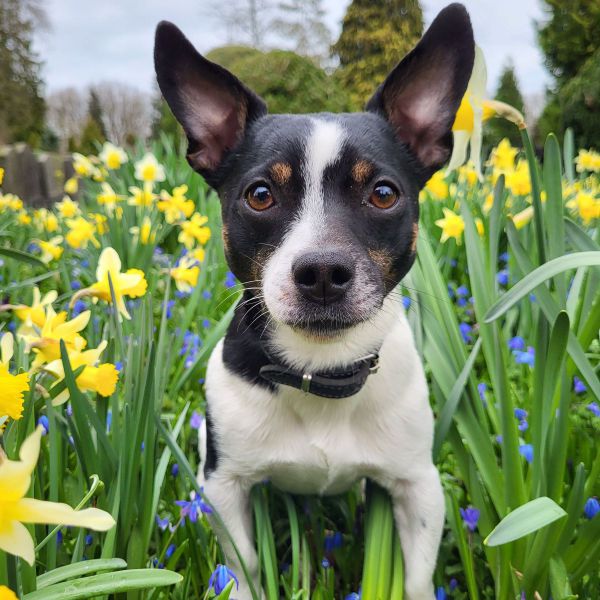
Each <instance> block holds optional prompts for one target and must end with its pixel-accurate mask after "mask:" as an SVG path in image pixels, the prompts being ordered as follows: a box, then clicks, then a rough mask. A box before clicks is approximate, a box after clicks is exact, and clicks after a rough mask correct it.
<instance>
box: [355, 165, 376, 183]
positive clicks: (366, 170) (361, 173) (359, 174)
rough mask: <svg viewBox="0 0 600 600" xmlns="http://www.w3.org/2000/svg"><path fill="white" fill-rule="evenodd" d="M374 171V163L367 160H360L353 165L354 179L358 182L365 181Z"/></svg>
mask: <svg viewBox="0 0 600 600" xmlns="http://www.w3.org/2000/svg"><path fill="white" fill-rule="evenodd" d="M372 172H373V165H372V164H371V163H369V162H367V161H366V160H359V161H357V162H356V163H354V166H353V167H352V179H354V181H356V183H364V182H365V181H366V180H367V179H368V178H369V177H370V175H371V173H372Z"/></svg>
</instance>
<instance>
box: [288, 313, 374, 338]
mask: <svg viewBox="0 0 600 600" xmlns="http://www.w3.org/2000/svg"><path fill="white" fill-rule="evenodd" d="M364 320H365V319H352V320H350V319H335V318H333V319H331V318H322V319H307V320H303V321H300V322H298V321H294V322H291V323H286V325H288V326H289V327H290V328H291V329H293V330H294V331H295V332H296V333H298V334H300V335H302V336H304V337H306V338H309V339H312V340H315V341H329V340H334V339H336V338H338V337H341V336H342V335H344V333H346V332H347V331H348V330H349V329H352V327H355V326H356V325H358V324H359V323H363V322H364Z"/></svg>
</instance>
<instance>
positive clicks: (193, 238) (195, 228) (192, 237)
mask: <svg viewBox="0 0 600 600" xmlns="http://www.w3.org/2000/svg"><path fill="white" fill-rule="evenodd" d="M206 223H208V217H203V216H202V215H201V214H200V213H194V214H193V215H192V218H191V219H190V220H189V221H183V222H182V223H180V224H179V226H180V227H181V231H180V232H179V237H178V238H177V239H178V240H179V241H180V242H181V243H182V244H184V245H185V247H186V248H187V249H188V250H191V249H192V248H193V247H194V246H195V245H196V244H197V243H198V244H200V245H202V246H204V244H206V242H208V240H209V239H210V227H206Z"/></svg>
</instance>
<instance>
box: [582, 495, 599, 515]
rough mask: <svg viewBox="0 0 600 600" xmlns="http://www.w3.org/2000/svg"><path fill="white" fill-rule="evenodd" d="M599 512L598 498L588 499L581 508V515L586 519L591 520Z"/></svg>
mask: <svg viewBox="0 0 600 600" xmlns="http://www.w3.org/2000/svg"><path fill="white" fill-rule="evenodd" d="M599 512H600V502H598V498H588V499H587V502H586V503H585V506H584V507H583V514H584V515H585V518H586V519H593V518H594V517H595V516H596V515H597V514H598V513H599Z"/></svg>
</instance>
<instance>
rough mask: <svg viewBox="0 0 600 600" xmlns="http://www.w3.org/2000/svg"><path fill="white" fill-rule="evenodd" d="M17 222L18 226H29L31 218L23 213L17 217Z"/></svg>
mask: <svg viewBox="0 0 600 600" xmlns="http://www.w3.org/2000/svg"><path fill="white" fill-rule="evenodd" d="M17 220H18V222H19V224H20V225H29V224H30V223H31V217H30V216H29V215H28V214H27V213H26V212H25V211H22V212H20V213H19V214H18V215H17Z"/></svg>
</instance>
